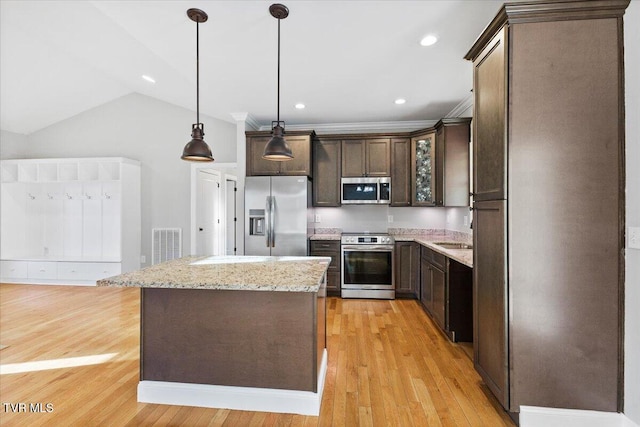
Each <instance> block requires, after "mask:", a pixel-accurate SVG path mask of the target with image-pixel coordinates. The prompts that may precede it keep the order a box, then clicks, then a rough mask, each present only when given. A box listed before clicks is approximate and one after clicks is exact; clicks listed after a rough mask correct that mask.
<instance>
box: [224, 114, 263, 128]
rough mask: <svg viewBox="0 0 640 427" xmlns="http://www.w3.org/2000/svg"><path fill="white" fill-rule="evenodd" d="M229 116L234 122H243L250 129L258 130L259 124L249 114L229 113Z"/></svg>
mask: <svg viewBox="0 0 640 427" xmlns="http://www.w3.org/2000/svg"><path fill="white" fill-rule="evenodd" d="M230 114H231V117H233V119H234V120H235V121H236V122H245V123H246V124H247V125H249V127H251V128H252V129H259V128H260V123H258V122H257V121H256V119H255V118H254V117H253V116H252V115H251V114H249V113H244V112H242V113H230Z"/></svg>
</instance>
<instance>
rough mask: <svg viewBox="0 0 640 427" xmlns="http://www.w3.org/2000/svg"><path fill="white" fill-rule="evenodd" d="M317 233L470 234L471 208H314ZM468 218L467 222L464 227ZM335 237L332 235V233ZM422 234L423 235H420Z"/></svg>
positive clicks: (358, 206) (363, 206)
mask: <svg viewBox="0 0 640 427" xmlns="http://www.w3.org/2000/svg"><path fill="white" fill-rule="evenodd" d="M314 213H315V217H316V219H319V220H320V221H319V222H316V223H315V224H314V225H315V228H316V230H318V229H321V230H325V229H328V230H331V229H336V230H340V231H343V232H366V231H368V232H371V233H375V232H386V231H387V229H420V230H428V229H431V230H443V229H446V230H453V231H459V232H462V233H466V234H470V233H471V229H470V227H469V225H468V224H469V220H470V212H469V208H419V207H406V208H405V207H403V208H394V207H389V206H365V205H355V206H342V207H339V208H315V209H314ZM465 217H466V222H467V224H465ZM329 234H332V233H329ZM418 234H422V233H418Z"/></svg>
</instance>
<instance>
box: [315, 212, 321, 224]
mask: <svg viewBox="0 0 640 427" xmlns="http://www.w3.org/2000/svg"><path fill="white" fill-rule="evenodd" d="M314 222H320V215H318V214H316V218H315V221H314Z"/></svg>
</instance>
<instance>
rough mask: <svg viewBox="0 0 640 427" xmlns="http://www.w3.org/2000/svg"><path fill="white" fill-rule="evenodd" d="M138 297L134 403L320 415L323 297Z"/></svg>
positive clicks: (205, 292) (156, 291)
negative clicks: (137, 367)
mask: <svg viewBox="0 0 640 427" xmlns="http://www.w3.org/2000/svg"><path fill="white" fill-rule="evenodd" d="M141 295H142V297H141V338H140V344H141V346H140V347H141V351H140V353H141V354H140V384H139V386H138V401H140V402H147V403H164V404H175V405H192V406H204V407H213V408H228V409H243V410H256V411H269V412H290V413H302V414H315V415H317V414H318V413H319V408H320V400H321V397H322V389H323V384H324V374H325V371H326V363H327V361H326V350H325V347H326V299H325V297H324V293H323V292H319V293H315V292H270V291H241V290H213V289H176V288H143V289H142V294H141ZM316 403H317V405H316Z"/></svg>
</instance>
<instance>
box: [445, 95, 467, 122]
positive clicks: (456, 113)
mask: <svg viewBox="0 0 640 427" xmlns="http://www.w3.org/2000/svg"><path fill="white" fill-rule="evenodd" d="M470 107H473V93H470V94H469V95H468V96H467V97H466V98H465V99H463V100H462V101H460V103H459V104H458V105H456V106H455V107H453V110H451V111H449V113H448V114H447V115H446V116H445V117H448V118H453V117H460V116H461V115H462V113H464V112H465V111H467V110H468V109H469V108H470Z"/></svg>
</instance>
